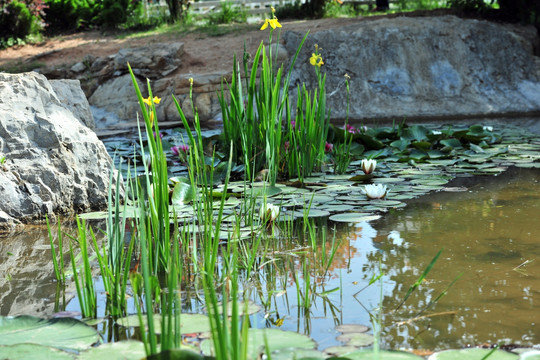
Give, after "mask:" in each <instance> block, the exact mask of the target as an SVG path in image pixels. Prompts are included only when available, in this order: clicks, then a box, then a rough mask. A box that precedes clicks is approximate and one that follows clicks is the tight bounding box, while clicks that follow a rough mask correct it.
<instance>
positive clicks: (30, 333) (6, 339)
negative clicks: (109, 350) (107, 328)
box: [0, 315, 100, 350]
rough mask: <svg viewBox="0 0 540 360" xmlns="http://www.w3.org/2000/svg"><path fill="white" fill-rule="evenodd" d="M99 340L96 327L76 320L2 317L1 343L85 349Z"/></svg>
mask: <svg viewBox="0 0 540 360" xmlns="http://www.w3.org/2000/svg"><path fill="white" fill-rule="evenodd" d="M99 339H100V337H99V334H98V333H97V332H96V330H95V329H93V328H92V327H90V326H88V325H86V324H85V323H83V322H82V321H79V320H76V319H71V318H58V319H48V320H47V319H40V318H37V317H34V316H26V315H23V316H16V317H4V316H1V317H0V345H13V344H20V343H32V344H39V345H44V346H54V347H58V348H64V349H72V350H84V349H87V348H89V347H90V346H91V345H92V344H94V343H96V342H98V341H99Z"/></svg>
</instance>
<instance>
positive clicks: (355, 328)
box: [336, 324, 369, 333]
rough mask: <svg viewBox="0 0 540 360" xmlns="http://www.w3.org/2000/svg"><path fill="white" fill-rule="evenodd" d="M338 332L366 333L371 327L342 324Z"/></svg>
mask: <svg viewBox="0 0 540 360" xmlns="http://www.w3.org/2000/svg"><path fill="white" fill-rule="evenodd" d="M336 330H337V331H339V332H342V333H350V332H353V333H364V332H367V331H369V327H367V326H365V325H361V324H341V325H339V326H337V327H336Z"/></svg>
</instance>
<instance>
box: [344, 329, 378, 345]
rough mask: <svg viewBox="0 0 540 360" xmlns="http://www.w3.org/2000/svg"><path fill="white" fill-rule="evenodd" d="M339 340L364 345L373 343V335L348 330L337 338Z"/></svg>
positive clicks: (349, 343)
mask: <svg viewBox="0 0 540 360" xmlns="http://www.w3.org/2000/svg"><path fill="white" fill-rule="evenodd" d="M336 340H337V341H341V342H343V343H345V344H346V345H351V346H358V347H364V346H369V345H371V344H373V341H374V339H373V335H371V334H366V333H364V332H347V333H345V334H343V335H340V336H338V337H337V338H336Z"/></svg>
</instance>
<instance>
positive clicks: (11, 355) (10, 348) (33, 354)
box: [0, 344, 75, 360]
mask: <svg viewBox="0 0 540 360" xmlns="http://www.w3.org/2000/svg"><path fill="white" fill-rule="evenodd" d="M0 359H2V360H4V359H9V360H27V359H32V360H74V359H75V356H74V354H70V353H68V352H65V351H62V350H59V349H55V348H52V347H47V346H43V345H37V344H16V345H0Z"/></svg>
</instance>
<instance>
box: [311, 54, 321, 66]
mask: <svg viewBox="0 0 540 360" xmlns="http://www.w3.org/2000/svg"><path fill="white" fill-rule="evenodd" d="M309 62H310V64H311V65H313V66H318V67H321V65H324V62H323V60H322V56H321V55H319V54H311V57H310V58H309Z"/></svg>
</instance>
